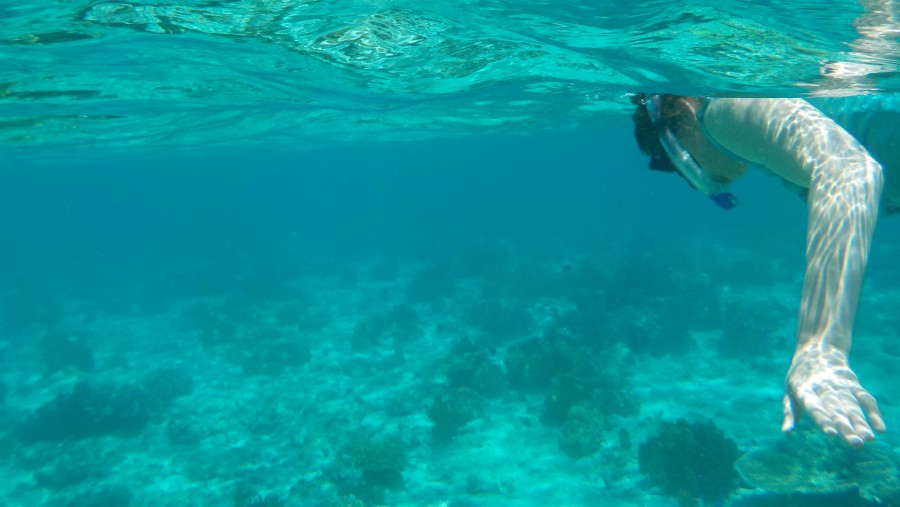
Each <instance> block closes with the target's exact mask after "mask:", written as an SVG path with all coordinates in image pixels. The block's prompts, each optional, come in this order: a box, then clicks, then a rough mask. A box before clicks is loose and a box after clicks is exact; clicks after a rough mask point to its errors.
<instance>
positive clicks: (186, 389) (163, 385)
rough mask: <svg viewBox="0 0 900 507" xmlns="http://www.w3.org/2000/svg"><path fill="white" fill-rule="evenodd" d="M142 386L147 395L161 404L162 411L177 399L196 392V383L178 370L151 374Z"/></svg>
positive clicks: (165, 370)
mask: <svg viewBox="0 0 900 507" xmlns="http://www.w3.org/2000/svg"><path fill="white" fill-rule="evenodd" d="M142 385H143V386H144V389H145V390H146V391H147V394H149V395H150V396H151V397H153V398H154V399H156V400H157V401H158V402H159V405H160V407H161V408H162V409H165V408H167V407H168V406H169V405H171V404H172V402H173V401H175V400H176V399H178V398H181V397H183V396H189V395H190V394H191V393H193V392H194V381H193V380H192V379H191V377H189V376H188V375H187V374H186V373H184V372H183V371H181V370H179V369H177V368H161V369H159V370H156V371H154V372H151V373H149V374H148V375H147V376H146V377H144V382H143V383H142Z"/></svg>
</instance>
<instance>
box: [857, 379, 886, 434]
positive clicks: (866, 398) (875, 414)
mask: <svg viewBox="0 0 900 507" xmlns="http://www.w3.org/2000/svg"><path fill="white" fill-rule="evenodd" d="M856 399H858V400H859V403H860V405H862V407H863V409H864V410H865V411H866V415H868V416H869V422H870V423H871V424H872V428H874V429H875V431H877V432H879V433H882V432H884V430H886V429H887V428H886V427H885V425H884V418H883V417H882V416H881V409H880V408H878V402H877V401H875V397H874V396H872V395H871V394H869V391H866V390H865V389H860V391H859V392H858V393H857V394H856Z"/></svg>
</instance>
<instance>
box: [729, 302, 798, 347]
mask: <svg viewBox="0 0 900 507" xmlns="http://www.w3.org/2000/svg"><path fill="white" fill-rule="evenodd" d="M721 306H722V309H721V312H722V338H721V340H720V341H719V347H718V350H719V354H721V355H722V356H724V357H730V358H735V359H749V360H753V359H757V358H760V357H766V356H771V355H773V354H774V353H775V351H777V350H778V349H779V347H778V343H779V341H780V339H781V338H782V337H781V336H779V335H778V328H779V323H780V322H788V321H790V317H789V316H788V314H787V313H788V312H787V310H786V308H784V307H783V306H782V305H779V304H778V303H777V302H776V301H771V300H762V301H759V300H747V299H744V298H741V299H738V300H736V301H723V302H722V304H721ZM785 341H789V340H785Z"/></svg>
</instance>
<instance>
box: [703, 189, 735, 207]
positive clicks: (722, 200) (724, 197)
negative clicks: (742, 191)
mask: <svg viewBox="0 0 900 507" xmlns="http://www.w3.org/2000/svg"><path fill="white" fill-rule="evenodd" d="M709 198H710V199H712V202H714V203H716V206H718V207H720V208H722V209H731V208H733V207H735V206H737V204H738V200H737V197H735V196H734V194H732V193H730V192H719V193H717V194H712V195H710V196H709Z"/></svg>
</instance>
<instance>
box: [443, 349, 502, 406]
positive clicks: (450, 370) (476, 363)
mask: <svg viewBox="0 0 900 507" xmlns="http://www.w3.org/2000/svg"><path fill="white" fill-rule="evenodd" d="M444 363H445V366H444V368H445V371H446V376H447V383H448V384H449V385H450V386H451V387H466V388H469V389H472V390H473V391H475V392H477V393H478V394H480V395H482V396H485V397H487V398H499V397H500V396H503V394H504V393H505V392H506V389H507V381H506V373H505V372H504V371H503V368H502V367H501V366H500V365H498V364H496V363H494V362H493V361H492V360H491V358H490V356H489V355H488V353H487V351H486V350H483V349H482V348H480V347H476V346H475V345H474V344H472V342H471V341H470V340H469V339H468V338H464V339H462V340H458V341H456V342H455V343H454V346H453V349H452V350H451V352H450V353H449V354H448V355H447V357H446V358H445V359H444Z"/></svg>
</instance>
